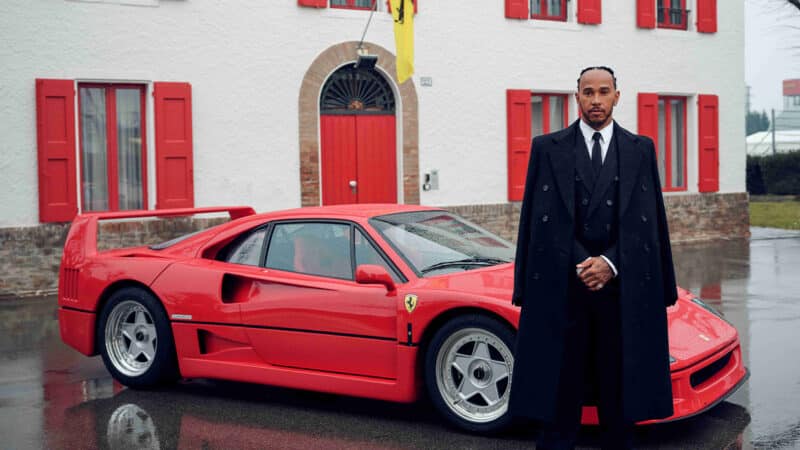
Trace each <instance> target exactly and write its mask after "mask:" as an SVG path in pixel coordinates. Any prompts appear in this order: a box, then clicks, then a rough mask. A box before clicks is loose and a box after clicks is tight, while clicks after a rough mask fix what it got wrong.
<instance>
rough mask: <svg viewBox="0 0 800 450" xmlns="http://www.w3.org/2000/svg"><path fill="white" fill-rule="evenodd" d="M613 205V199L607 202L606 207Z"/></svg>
mask: <svg viewBox="0 0 800 450" xmlns="http://www.w3.org/2000/svg"><path fill="white" fill-rule="evenodd" d="M613 204H614V201H613V200H611V199H609V200H606V205H608V206H612V205H613Z"/></svg>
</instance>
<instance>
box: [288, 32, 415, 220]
mask: <svg viewBox="0 0 800 450" xmlns="http://www.w3.org/2000/svg"><path fill="white" fill-rule="evenodd" d="M357 45H358V43H357V42H343V43H340V44H336V45H333V46H331V47H329V48H327V49H326V50H324V51H323V52H322V53H320V54H319V56H317V58H316V59H315V60H314V62H312V63H311V66H309V68H308V70H307V71H306V74H305V76H304V77H303V83H302V85H301V86H300V99H299V108H298V111H299V116H300V117H299V119H300V120H299V123H300V190H301V205H302V206H318V205H320V204H321V202H322V195H321V192H320V165H319V96H320V91H321V90H322V86H323V85H324V84H325V81H326V80H327V79H328V76H330V74H331V73H333V72H334V71H335V70H336V69H338V68H339V67H341V66H342V65H343V64H345V63H347V62H353V61H355V59H356V47H357ZM364 47H365V48H366V49H367V50H368V51H369V53H370V54H373V55H378V64H377V65H378V68H380V69H381V70H380V72H381V74H382V75H384V76H386V77H388V78H389V79H390V80H391V84H392V85H393V88H394V90H395V95H399V97H400V98H399V100H400V101H399V103H400V106H401V108H402V109H398V110H397V112H396V114H397V115H398V116H399V117H398V119H400V120H398V122H399V123H400V124H401V126H402V130H400V133H402V144H401V145H402V152H403V153H402V156H403V157H402V165H401V168H402V171H401V173H400V176H401V177H402V179H403V202H404V203H407V204H413V205H418V204H419V146H418V142H419V125H418V118H419V111H418V108H417V91H416V89H415V88H414V83H413V82H412V81H406V82H405V83H403V84H402V85H400V84H398V83H397V70H396V68H395V56H394V54H392V53H391V52H389V51H388V50H386V49H385V48H383V47H381V46H379V45H376V44H372V43H364ZM401 114H402V115H401Z"/></svg>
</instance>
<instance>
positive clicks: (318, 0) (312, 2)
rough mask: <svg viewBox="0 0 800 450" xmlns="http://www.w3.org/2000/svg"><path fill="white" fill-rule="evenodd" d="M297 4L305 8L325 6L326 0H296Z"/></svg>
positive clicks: (326, 4)
mask: <svg viewBox="0 0 800 450" xmlns="http://www.w3.org/2000/svg"><path fill="white" fill-rule="evenodd" d="M297 5H298V6H305V7H307V8H326V7H327V6H328V0H297Z"/></svg>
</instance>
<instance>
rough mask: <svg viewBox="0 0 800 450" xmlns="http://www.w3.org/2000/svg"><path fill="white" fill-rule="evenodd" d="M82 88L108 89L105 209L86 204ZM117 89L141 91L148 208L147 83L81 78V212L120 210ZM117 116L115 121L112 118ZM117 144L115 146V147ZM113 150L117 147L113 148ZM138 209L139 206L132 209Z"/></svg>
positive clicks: (144, 197) (144, 200)
mask: <svg viewBox="0 0 800 450" xmlns="http://www.w3.org/2000/svg"><path fill="white" fill-rule="evenodd" d="M81 88H89V89H96V88H102V89H104V90H105V103H106V104H105V113H106V171H107V172H106V181H107V182H108V208H107V209H104V210H91V209H88V208H87V207H86V204H85V199H84V184H85V183H86V179H85V176H86V174H85V173H84V165H83V162H84V157H83V155H84V151H83V144H84V142H83V103H82V102H81V99H80V92H81ZM117 89H136V90H138V91H139V107H140V111H141V118H140V123H141V128H142V129H141V140H142V142H141V154H142V161H141V164H142V207H141V208H140V209H139V210H140V211H144V210H148V209H149V205H148V191H147V185H148V179H147V121H146V119H147V104H146V100H147V86H146V85H144V84H135V83H97V82H90V83H83V82H80V81H79V82H77V97H78V98H77V99H76V101H77V104H78V109H77V116H78V117H77V119H78V136H77V141H78V166H79V172H80V180H79V185H78V186H79V187H78V198H79V199H80V208H81V209H80V210H81V212H112V211H119V174H118V170H119V161H118V157H117V153H118V152H119V147H118V136H117V114H116V113H117V104H116V99H117V94H116V90H117ZM112 119H113V122H112ZM112 147H113V149H112ZM112 150H113V151H112ZM132 211H135V210H132Z"/></svg>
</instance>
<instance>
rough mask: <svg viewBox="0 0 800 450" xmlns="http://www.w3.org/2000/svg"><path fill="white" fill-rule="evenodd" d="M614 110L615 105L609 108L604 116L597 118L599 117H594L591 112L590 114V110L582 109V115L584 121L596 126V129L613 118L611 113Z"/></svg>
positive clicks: (593, 126)
mask: <svg viewBox="0 0 800 450" xmlns="http://www.w3.org/2000/svg"><path fill="white" fill-rule="evenodd" d="M613 112H614V107H613V106H611V107H610V108H609V109H608V112H607V113H606V114H605V115H603V116H602V117H599V118H597V119H592V116H591V114H589V111H583V110H581V114H582V116H583V120H584V121H585V122H586V123H587V124H588V125H589V126H590V127H592V128H594V129H598V128H600V127H601V126H603V125H605V124H606V121H608V120H609V119H610V118H611V114H612V113H613Z"/></svg>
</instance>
